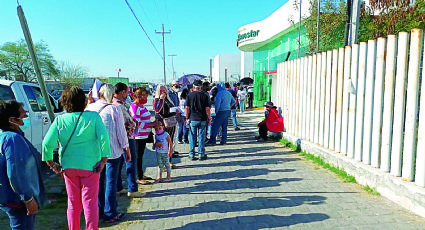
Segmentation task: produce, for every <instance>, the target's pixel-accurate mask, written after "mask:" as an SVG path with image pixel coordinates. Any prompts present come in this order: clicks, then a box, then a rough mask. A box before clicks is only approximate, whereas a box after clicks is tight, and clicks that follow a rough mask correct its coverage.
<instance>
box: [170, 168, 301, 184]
mask: <svg viewBox="0 0 425 230" xmlns="http://www.w3.org/2000/svg"><path fill="white" fill-rule="evenodd" d="M294 171H295V169H280V170H279V169H278V170H269V169H265V168H264V169H238V170H235V171H232V172H215V173H208V174H204V175H191V176H179V177H176V178H175V179H174V182H183V181H195V180H220V179H230V178H248V177H253V176H260V175H267V174H269V173H270V172H294Z"/></svg>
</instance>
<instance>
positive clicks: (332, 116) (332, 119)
mask: <svg viewBox="0 0 425 230" xmlns="http://www.w3.org/2000/svg"><path fill="white" fill-rule="evenodd" d="M337 75H338V50H337V49H334V50H333V51H332V73H331V88H330V90H331V102H330V104H331V108H330V110H331V111H330V115H329V123H330V124H329V148H330V149H331V150H335V121H336V87H337Z"/></svg>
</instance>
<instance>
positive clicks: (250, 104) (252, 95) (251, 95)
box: [248, 84, 254, 108]
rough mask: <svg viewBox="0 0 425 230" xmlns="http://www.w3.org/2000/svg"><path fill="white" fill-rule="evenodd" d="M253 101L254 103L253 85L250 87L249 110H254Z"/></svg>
mask: <svg viewBox="0 0 425 230" xmlns="http://www.w3.org/2000/svg"><path fill="white" fill-rule="evenodd" d="M253 101H254V87H253V86H252V84H249V85H248V107H249V108H254V106H253Z"/></svg>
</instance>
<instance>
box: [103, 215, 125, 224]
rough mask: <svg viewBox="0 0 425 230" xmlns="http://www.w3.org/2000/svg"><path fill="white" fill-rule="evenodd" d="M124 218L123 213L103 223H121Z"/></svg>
mask: <svg viewBox="0 0 425 230" xmlns="http://www.w3.org/2000/svg"><path fill="white" fill-rule="evenodd" d="M124 216H125V213H118V215H117V216H115V217H113V218H111V219H109V220H106V221H105V222H106V223H115V222H119V221H122V220H123V218H124Z"/></svg>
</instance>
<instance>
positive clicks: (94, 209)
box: [42, 86, 111, 230]
mask: <svg viewBox="0 0 425 230" xmlns="http://www.w3.org/2000/svg"><path fill="white" fill-rule="evenodd" d="M61 104H62V106H63V107H64V108H65V110H66V111H67V113H66V114H63V115H60V116H58V117H56V119H55V120H54V122H53V123H52V125H51V126H50V128H49V131H48V132H47V134H46V137H45V138H44V141H43V156H42V160H43V161H46V162H47V164H48V165H49V166H50V168H51V169H52V170H53V171H55V172H56V173H60V174H62V176H63V177H64V179H65V184H66V191H67V194H68V212H67V217H68V227H69V229H70V230H79V229H80V215H81V211H82V209H84V215H85V219H86V229H88V230H93V229H94V230H96V229H98V222H99V208H98V192H99V176H100V172H101V171H102V169H103V167H104V166H105V163H106V161H107V160H108V156H110V155H111V149H110V145H109V137H108V131H107V130H106V127H105V125H104V124H103V122H102V119H101V117H100V116H99V114H98V113H96V112H90V111H84V109H85V107H86V104H87V99H86V96H85V94H84V92H83V90H82V89H80V88H78V87H75V86H72V87H70V88H67V89H65V90H64V91H63V93H62V97H61ZM58 141H59V147H60V148H59V162H60V165H59V164H57V163H54V162H53V150H54V149H55V147H56V144H57V142H58Z"/></svg>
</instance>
